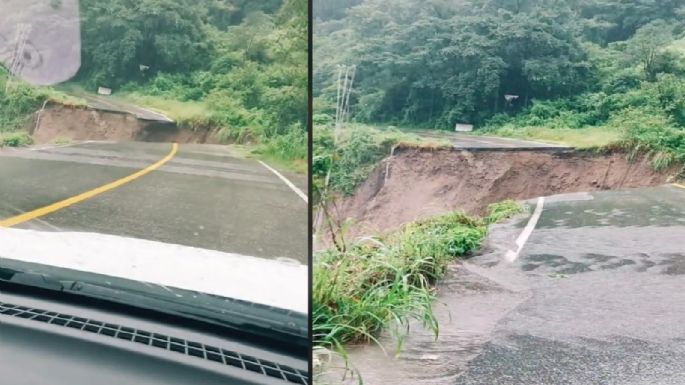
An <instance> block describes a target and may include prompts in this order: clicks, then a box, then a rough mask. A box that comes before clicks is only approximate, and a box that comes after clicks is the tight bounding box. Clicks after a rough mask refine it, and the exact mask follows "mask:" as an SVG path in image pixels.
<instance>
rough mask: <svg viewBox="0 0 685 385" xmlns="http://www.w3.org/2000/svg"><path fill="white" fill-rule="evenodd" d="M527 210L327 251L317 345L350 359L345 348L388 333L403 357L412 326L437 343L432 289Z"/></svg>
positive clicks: (457, 219)
mask: <svg viewBox="0 0 685 385" xmlns="http://www.w3.org/2000/svg"><path fill="white" fill-rule="evenodd" d="M522 211H523V207H522V206H521V205H520V204H518V203H516V202H513V201H507V202H502V203H500V204H495V205H491V206H490V208H489V209H488V214H487V216H486V217H485V218H476V217H470V216H468V215H465V214H464V213H461V212H452V213H449V214H445V215H440V216H437V217H433V218H429V219H424V220H419V221H416V222H413V223H410V224H408V225H405V226H404V227H402V228H401V229H399V230H397V231H395V232H393V233H390V234H388V235H386V236H384V237H381V238H365V239H361V240H359V241H357V242H356V243H354V244H353V245H351V246H350V247H348V248H346V249H343V250H339V249H329V250H326V251H323V252H320V253H318V254H317V255H316V256H315V258H314V279H313V308H314V313H313V325H314V330H313V333H314V344H315V346H318V347H321V348H325V349H333V350H337V351H339V352H342V353H343V354H344V352H345V348H344V347H345V345H346V344H349V343H357V342H369V341H377V340H376V338H377V336H378V334H379V333H380V331H381V330H383V329H386V328H389V330H391V331H392V332H394V334H395V336H396V337H397V338H398V341H399V344H398V351H399V349H401V345H402V341H403V337H404V335H406V333H407V332H408V328H409V322H410V321H411V320H418V321H420V322H422V323H423V324H424V325H425V326H426V327H428V328H430V329H431V330H432V331H433V332H434V333H435V336H436V338H437V337H438V334H439V325H438V323H437V321H436V319H435V317H434V315H433V311H432V305H433V301H434V299H435V290H434V284H435V282H436V281H437V280H439V279H440V278H442V277H443V276H444V274H445V272H446V269H447V266H448V265H449V263H450V262H451V261H453V260H454V259H456V258H460V257H465V256H468V255H470V254H471V253H473V252H474V251H475V250H477V249H478V248H479V247H480V245H481V242H482V240H483V239H484V238H485V236H486V234H487V226H488V224H490V223H494V222H496V221H499V220H503V219H505V218H509V217H511V216H513V215H515V214H517V213H520V212H522Z"/></svg>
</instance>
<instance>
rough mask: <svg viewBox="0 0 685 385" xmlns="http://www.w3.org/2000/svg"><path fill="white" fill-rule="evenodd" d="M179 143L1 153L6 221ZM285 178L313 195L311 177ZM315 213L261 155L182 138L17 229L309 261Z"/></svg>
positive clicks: (0, 207)
mask: <svg viewBox="0 0 685 385" xmlns="http://www.w3.org/2000/svg"><path fill="white" fill-rule="evenodd" d="M170 149H171V144H168V143H138V142H130V143H102V142H86V143H80V144H75V145H68V146H61V147H60V146H45V147H40V148H31V149H19V150H16V149H3V150H0V221H2V220H3V219H7V218H11V217H14V216H16V215H19V214H22V213H26V212H30V211H32V210H35V209H38V208H40V207H44V206H46V205H50V204H52V203H54V202H58V201H61V200H64V199H66V198H69V197H72V196H75V195H78V194H81V193H83V192H85V191H89V190H91V189H94V188H97V187H99V186H102V185H106V184H108V183H110V182H112V181H115V180H118V179H120V178H124V177H126V176H128V175H131V174H133V173H135V172H137V171H139V170H141V169H144V168H146V167H148V166H150V165H151V164H153V163H155V162H158V161H159V160H160V159H162V158H164V157H165V156H167V154H169V153H170ZM283 174H284V175H285V176H286V177H288V178H290V180H292V182H293V183H294V184H295V185H297V186H298V187H299V188H300V189H301V190H302V191H305V192H306V191H307V189H306V179H305V177H303V176H297V175H289V174H287V173H283ZM307 215H308V213H307V204H306V203H305V201H304V200H303V199H302V198H301V197H300V196H298V195H297V194H296V193H295V191H294V190H293V189H291V188H290V187H289V186H287V185H286V184H285V183H284V182H283V181H282V180H281V179H280V178H279V177H277V176H276V175H275V174H274V173H273V172H272V171H270V170H268V169H267V168H266V167H264V166H263V165H262V164H260V163H258V162H257V161H254V160H249V159H245V158H244V157H241V156H240V155H239V154H237V153H232V152H231V150H230V149H229V148H228V147H225V146H214V145H198V144H182V145H180V147H179V150H178V153H177V154H176V155H175V156H174V157H173V158H172V159H171V160H170V161H169V162H168V163H166V164H164V165H163V166H162V167H161V168H159V169H157V170H155V171H152V172H151V173H149V174H146V175H144V176H142V177H140V178H138V179H135V180H133V181H131V182H129V183H126V184H124V185H122V186H120V187H117V188H115V189H113V190H110V191H107V192H104V193H102V194H100V195H97V196H94V197H92V198H90V199H87V200H85V201H82V202H80V203H77V204H74V205H71V206H68V207H65V208H63V209H60V210H58V211H55V212H52V213H50V214H47V215H44V216H41V217H38V218H35V219H32V220H30V221H28V222H24V223H21V224H18V225H16V226H15V227H16V228H20V229H33V230H40V231H69V232H95V233H101V234H110V235H118V236H124V237H134V238H140V239H147V240H152V241H161V242H165V243H169V244H179V245H185V246H193V247H198V248H203V249H210V250H219V251H225V252H230V253H236V254H242V255H249V256H255V257H264V258H279V257H287V258H291V259H296V260H298V261H300V262H301V263H303V264H306V263H307V249H308V247H307V236H306V234H307V222H308V220H307ZM103 247H106V245H103Z"/></svg>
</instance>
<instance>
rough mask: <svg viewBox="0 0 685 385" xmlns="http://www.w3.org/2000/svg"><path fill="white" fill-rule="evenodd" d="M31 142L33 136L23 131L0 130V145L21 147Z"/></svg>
mask: <svg viewBox="0 0 685 385" xmlns="http://www.w3.org/2000/svg"><path fill="white" fill-rule="evenodd" d="M32 143H33V138H31V136H30V135H29V134H27V133H25V132H8V133H2V132H0V147H23V146H28V145H30V144H32Z"/></svg>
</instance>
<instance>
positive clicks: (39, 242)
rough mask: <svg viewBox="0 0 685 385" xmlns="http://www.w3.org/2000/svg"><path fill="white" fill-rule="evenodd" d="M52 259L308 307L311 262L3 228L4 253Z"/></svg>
mask: <svg viewBox="0 0 685 385" xmlns="http://www.w3.org/2000/svg"><path fill="white" fill-rule="evenodd" d="M2 258H7V259H13V260H17V261H23V262H29V263H38V264H43V265H50V266H55V267H60V268H65V269H72V270H77V271H83V272H88V273H95V274H102V275H106V276H111V277H117V278H123V279H128V280H133V281H140V282H147V283H152V284H156V285H161V286H169V287H174V288H179V289H185V290H191V291H198V292H203V293H207V294H213V295H217V296H221V297H226V298H233V299H238V300H242V301H247V302H252V303H258V304H262V305H267V306H273V307H277V308H281V309H287V310H292V311H295V312H298V313H303V314H307V312H308V285H309V282H308V268H307V266H305V265H301V264H299V263H298V262H296V261H292V260H289V259H285V258H275V259H266V258H258V257H252V256H246V255H239V254H232V253H225V252H220V251H214V250H206V249H200V248H196V247H189V246H182V245H174V244H168V243H163V242H156V241H148V240H142V239H137V238H129V237H121V236H114V235H106V234H97V233H84V232H43V231H35V230H22V229H0V264H1V259H2Z"/></svg>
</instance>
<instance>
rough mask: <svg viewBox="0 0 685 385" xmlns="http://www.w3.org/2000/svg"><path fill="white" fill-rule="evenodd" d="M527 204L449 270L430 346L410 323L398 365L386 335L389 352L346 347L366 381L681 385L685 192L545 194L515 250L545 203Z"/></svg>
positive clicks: (684, 377) (375, 384) (684, 367)
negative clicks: (526, 209) (437, 327)
mask: <svg viewBox="0 0 685 385" xmlns="http://www.w3.org/2000/svg"><path fill="white" fill-rule="evenodd" d="M528 203H529V205H530V206H531V207H530V208H531V209H530V210H529V213H528V214H525V215H521V216H518V217H516V218H514V219H513V220H511V221H509V222H507V223H503V224H497V225H493V226H492V227H491V229H490V234H489V236H488V238H487V240H486V243H485V245H484V248H483V252H482V253H481V255H479V256H476V257H474V258H471V259H469V260H467V261H463V262H460V263H455V264H454V265H453V266H451V267H450V272H449V274H448V277H447V278H446V279H445V280H443V281H442V282H441V283H440V284H439V287H438V289H439V296H438V297H439V298H438V301H437V302H436V304H435V307H434V310H435V313H436V316H437V318H438V320H439V322H440V337H439V339H438V340H437V341H436V340H435V338H434V335H433V334H432V333H431V332H430V331H427V330H424V329H423V328H422V327H421V325H420V324H418V323H414V324H412V326H411V327H412V330H411V333H410V334H409V336H408V337H407V339H406V340H405V342H404V346H403V351H402V353H401V354H400V356H399V358H392V357H391V356H392V353H393V352H395V348H396V346H395V342H394V340H393V339H392V338H391V336H390V335H388V334H386V335H384V336H383V338H382V339H381V340H382V342H383V345H384V346H385V349H386V351H387V352H388V353H387V354H386V353H384V352H383V350H382V349H380V348H379V347H378V346H373V345H369V346H363V347H355V348H352V349H351V350H350V360H351V363H352V365H353V366H354V367H355V368H356V369H358V370H359V372H360V373H361V374H362V376H363V380H364V383H366V384H371V385H383V384H399V383H402V384H407V383H412V384H419V385H424V384H431V385H432V384H458V385H467V384H468V385H475V384H498V385H520V384H527V385H538V384H539V385H543V384H544V385H557V384H559V385H561V384H564V385H567V384H568V385H586V384H621V385H638V384H639V385H643V384H650V385H679V384H683V383H685V347H684V346H683V344H682V341H684V340H685V326H683V322H682V320H683V319H685V277H684V275H685V189H683V188H681V187H678V186H676V185H662V186H658V187H647V188H639V189H630V190H618V191H600V192H591V193H572V194H564V195H555V196H549V197H546V198H545V199H544V207H543V208H542V209H540V217H539V220H538V221H537V223H536V224H535V227H534V229H533V231H532V232H531V233H530V234H529V236H528V237H527V240H526V242H525V243H524V244H523V245H519V244H517V243H516V241H517V240H520V239H521V238H520V236H521V234H522V232H523V231H524V229H525V227H526V225H527V224H529V223H531V221H530V218H531V215H532V214H533V213H534V210H535V208H536V204H537V203H541V200H538V199H533V200H530V201H528ZM519 246H521V247H520V250H518V249H519ZM516 250H518V254H516V257H515V258H511V255H512V251H516ZM508 254H509V256H510V258H509V259H507V255H508ZM332 366H335V364H333V365H331V367H332ZM338 374H339V373H337V372H335V370H333V369H331V370H330V371H329V373H328V375H326V376H325V377H327V379H329V380H330V381H329V382H331V383H340V377H339V376H338ZM356 380H357V379H356V378H352V379H350V378H348V382H347V383H354V382H355V381H356Z"/></svg>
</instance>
